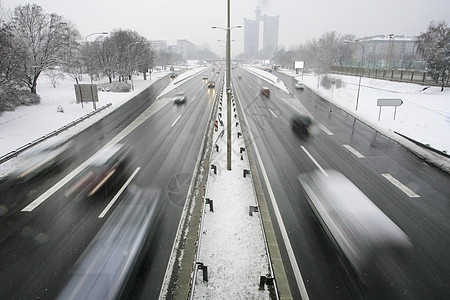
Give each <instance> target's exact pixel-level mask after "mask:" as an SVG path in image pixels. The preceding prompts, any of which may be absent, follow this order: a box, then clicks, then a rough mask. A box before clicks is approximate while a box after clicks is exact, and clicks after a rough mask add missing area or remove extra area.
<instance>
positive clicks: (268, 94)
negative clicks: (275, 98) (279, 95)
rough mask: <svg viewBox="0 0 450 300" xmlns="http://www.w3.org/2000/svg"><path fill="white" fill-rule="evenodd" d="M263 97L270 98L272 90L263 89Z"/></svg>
mask: <svg viewBox="0 0 450 300" xmlns="http://www.w3.org/2000/svg"><path fill="white" fill-rule="evenodd" d="M261 96H265V97H270V89H269V88H268V87H262V88H261Z"/></svg>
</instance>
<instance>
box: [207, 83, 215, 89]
mask: <svg viewBox="0 0 450 300" xmlns="http://www.w3.org/2000/svg"><path fill="white" fill-rule="evenodd" d="M215 87H216V83H215V82H214V81H210V82H208V88H210V89H213V88H215Z"/></svg>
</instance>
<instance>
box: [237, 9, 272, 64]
mask: <svg viewBox="0 0 450 300" xmlns="http://www.w3.org/2000/svg"><path fill="white" fill-rule="evenodd" d="M255 14H256V19H255V20H249V19H244V52H245V53H246V54H249V55H255V54H258V53H259V52H260V51H262V52H263V53H264V54H266V55H267V54H268V55H270V54H272V53H273V52H274V51H276V50H277V49H278V30H279V29H278V24H279V20H280V16H275V17H271V16H267V15H261V9H260V8H259V7H258V8H257V9H256V10H255ZM261 33H262V37H261V38H262V45H260V34H261Z"/></svg>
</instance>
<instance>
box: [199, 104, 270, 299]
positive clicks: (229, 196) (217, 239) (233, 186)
mask: <svg viewBox="0 0 450 300" xmlns="http://www.w3.org/2000/svg"><path fill="white" fill-rule="evenodd" d="M220 107H221V108H222V111H221V112H222V115H223V116H226V114H227V105H226V101H223V105H221V106H220ZM217 119H219V118H218V117H217V116H216V120H217ZM222 120H223V125H224V126H220V125H219V126H218V127H219V130H218V131H216V132H214V137H213V139H214V141H217V145H218V146H219V151H218V152H217V151H216V149H215V147H214V145H215V144H213V147H214V149H213V150H212V156H211V164H212V165H215V166H216V168H217V172H216V173H217V174H214V170H210V172H209V178H208V184H207V189H206V193H205V198H209V199H211V200H212V201H213V208H214V212H211V211H210V207H209V205H206V207H205V209H204V212H203V217H202V222H203V224H202V228H201V233H200V236H199V243H198V249H197V251H198V252H197V261H199V262H202V263H203V264H204V265H205V266H207V267H208V282H202V281H203V280H202V279H203V277H202V275H203V274H202V271H199V272H198V275H197V277H196V278H195V281H194V282H195V285H194V299H270V296H269V291H268V290H267V288H266V289H265V290H264V291H260V290H259V280H260V276H265V275H266V274H267V273H270V272H269V260H268V257H267V253H266V249H265V244H264V237H263V229H262V227H261V222H260V215H259V213H253V216H250V214H249V207H250V206H257V205H258V204H257V201H256V195H255V190H254V187H253V184H252V177H251V175H247V176H246V177H245V178H244V176H243V172H244V169H247V170H250V166H249V162H248V158H247V154H246V152H245V151H243V152H242V160H241V154H240V148H241V147H244V148H245V142H244V138H243V137H242V136H241V137H240V138H236V137H237V132H240V126H235V125H234V122H235V121H238V120H239V119H235V118H234V117H233V118H232V126H231V129H232V130H231V136H232V137H233V140H232V150H231V151H232V152H231V153H232V155H231V171H228V170H227V135H226V130H224V128H225V129H226V127H227V120H226V118H222Z"/></svg>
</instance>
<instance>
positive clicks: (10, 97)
mask: <svg viewBox="0 0 450 300" xmlns="http://www.w3.org/2000/svg"><path fill="white" fill-rule="evenodd" d="M40 102H41V97H39V95H37V94H33V93H31V92H28V91H16V90H11V89H4V88H0V111H14V109H15V108H16V107H18V106H21V105H25V106H28V105H34V104H39V103H40Z"/></svg>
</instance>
